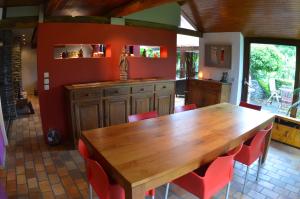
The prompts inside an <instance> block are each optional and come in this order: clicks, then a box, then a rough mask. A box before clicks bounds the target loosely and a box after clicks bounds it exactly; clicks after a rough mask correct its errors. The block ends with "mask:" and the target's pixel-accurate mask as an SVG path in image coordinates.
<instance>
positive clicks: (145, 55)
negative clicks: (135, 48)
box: [142, 49, 147, 57]
mask: <svg viewBox="0 0 300 199" xmlns="http://www.w3.org/2000/svg"><path fill="white" fill-rule="evenodd" d="M142 56H143V57H147V54H146V49H144V50H143V52H142Z"/></svg>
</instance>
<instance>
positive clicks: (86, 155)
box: [78, 139, 90, 160]
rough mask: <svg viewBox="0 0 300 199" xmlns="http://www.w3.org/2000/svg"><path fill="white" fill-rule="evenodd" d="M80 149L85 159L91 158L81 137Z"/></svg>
mask: <svg viewBox="0 0 300 199" xmlns="http://www.w3.org/2000/svg"><path fill="white" fill-rule="evenodd" d="M78 151H79V153H80V155H81V156H82V157H83V159H84V160H87V159H88V158H90V153H89V151H88V149H87V147H86V145H85V143H84V142H83V141H82V139H79V141H78Z"/></svg>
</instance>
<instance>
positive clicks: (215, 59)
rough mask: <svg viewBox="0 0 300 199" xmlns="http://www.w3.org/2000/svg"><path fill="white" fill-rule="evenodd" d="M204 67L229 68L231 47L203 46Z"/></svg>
mask: <svg viewBox="0 0 300 199" xmlns="http://www.w3.org/2000/svg"><path fill="white" fill-rule="evenodd" d="M205 66H207V67H217V68H228V69H230V68H231V45H213V44H206V45H205Z"/></svg>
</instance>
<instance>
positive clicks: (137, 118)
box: [128, 111, 158, 122]
mask: <svg viewBox="0 0 300 199" xmlns="http://www.w3.org/2000/svg"><path fill="white" fill-rule="evenodd" d="M156 117H158V114H157V111H151V112H147V113H141V114H136V115H129V116H128V122H137V121H141V120H146V119H150V118H156Z"/></svg>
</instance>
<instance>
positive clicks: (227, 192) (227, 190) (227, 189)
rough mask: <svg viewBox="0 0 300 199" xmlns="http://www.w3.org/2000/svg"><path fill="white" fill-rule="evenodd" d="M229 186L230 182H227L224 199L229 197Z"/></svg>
mask: <svg viewBox="0 0 300 199" xmlns="http://www.w3.org/2000/svg"><path fill="white" fill-rule="evenodd" d="M230 184H231V182H229V183H228V185H227V188H226V197H225V199H228V197H229V190H230Z"/></svg>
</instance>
